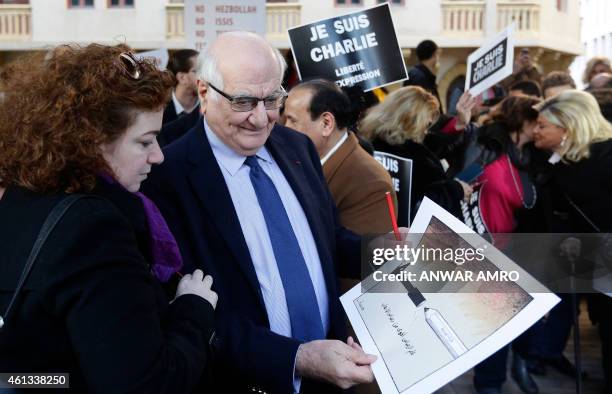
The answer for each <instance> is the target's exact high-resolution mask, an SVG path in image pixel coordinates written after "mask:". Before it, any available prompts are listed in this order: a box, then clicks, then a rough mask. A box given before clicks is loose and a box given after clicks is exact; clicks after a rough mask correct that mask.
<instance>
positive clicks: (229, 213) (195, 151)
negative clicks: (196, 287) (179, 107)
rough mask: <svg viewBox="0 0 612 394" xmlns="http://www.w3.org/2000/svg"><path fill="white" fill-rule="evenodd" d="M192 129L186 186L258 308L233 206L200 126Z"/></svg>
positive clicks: (253, 276)
mask: <svg viewBox="0 0 612 394" xmlns="http://www.w3.org/2000/svg"><path fill="white" fill-rule="evenodd" d="M196 128H197V133H195V134H193V140H192V141H191V142H190V144H189V153H188V160H189V161H190V162H191V163H192V165H193V167H192V169H191V171H190V173H189V175H188V177H189V182H190V183H191V186H192V187H193V190H194V192H195V194H196V196H197V197H198V199H199V200H200V202H201V203H202V206H203V207H204V209H205V210H206V211H207V212H208V217H209V218H210V219H211V220H212V221H213V223H214V225H215V227H216V229H217V231H218V232H219V234H221V237H222V238H223V239H224V240H225V242H226V244H227V245H228V249H229V250H230V251H231V253H232V254H233V255H234V258H235V260H236V262H237V263H238V265H239V266H240V268H241V269H242V271H243V273H244V274H245V275H246V277H247V279H248V281H249V283H250V284H251V286H252V287H253V290H254V291H255V292H256V294H257V295H258V297H259V300H260V302H261V305H265V304H264V301H263V296H262V294H261V288H260V286H259V280H258V279H257V274H256V273H255V268H254V267H253V262H252V260H251V255H250V253H249V249H248V247H247V245H246V240H245V239H244V235H243V233H242V227H240V222H239V220H238V216H237V215H236V210H235V209H234V204H233V203H232V199H231V197H230V194H229V190H228V189H227V185H226V184H225V179H224V178H223V174H222V173H221V169H220V168H219V164H218V163H217V160H216V159H215V156H214V154H213V152H212V148H211V147H210V143H209V142H208V139H207V138H206V133H205V132H204V122H198V123H197V126H196Z"/></svg>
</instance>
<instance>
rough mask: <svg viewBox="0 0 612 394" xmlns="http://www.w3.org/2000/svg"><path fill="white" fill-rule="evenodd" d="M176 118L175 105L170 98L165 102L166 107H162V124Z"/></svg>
mask: <svg viewBox="0 0 612 394" xmlns="http://www.w3.org/2000/svg"><path fill="white" fill-rule="evenodd" d="M177 118H178V115H177V113H176V107H175V106H174V101H173V100H170V102H168V104H166V108H164V117H163V118H162V125H165V124H166V123H170V122H172V121H173V120H175V119H177Z"/></svg>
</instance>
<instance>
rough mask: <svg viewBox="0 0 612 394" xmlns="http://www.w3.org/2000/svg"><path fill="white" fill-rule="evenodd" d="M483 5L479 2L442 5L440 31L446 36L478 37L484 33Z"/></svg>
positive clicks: (446, 3) (474, 0) (452, 2)
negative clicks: (458, 34)
mask: <svg viewBox="0 0 612 394" xmlns="http://www.w3.org/2000/svg"><path fill="white" fill-rule="evenodd" d="M484 18H485V4H484V3H483V2H482V1H479V0H471V1H470V0H466V1H450V2H443V3H442V30H443V31H444V33H446V34H456V33H461V34H462V35H463V34H465V35H480V34H482V33H483V32H484Z"/></svg>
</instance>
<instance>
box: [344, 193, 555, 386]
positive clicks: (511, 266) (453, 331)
mask: <svg viewBox="0 0 612 394" xmlns="http://www.w3.org/2000/svg"><path fill="white" fill-rule="evenodd" d="M424 233H427V234H428V237H429V236H431V234H444V237H446V238H444V242H446V241H448V240H449V239H452V240H457V242H458V244H461V245H469V246H470V247H471V248H474V250H482V251H483V252H482V253H483V255H484V257H485V258H484V259H483V260H482V261H481V262H480V263H479V264H480V265H479V266H480V267H485V268H486V269H487V270H490V272H516V273H517V275H518V277H517V279H516V280H515V281H506V282H503V283H501V282H498V281H494V282H492V283H489V282H486V283H482V282H478V281H466V282H465V283H462V284H460V285H459V286H460V287H457V285H456V282H453V284H451V283H450V282H448V283H444V282H442V283H443V287H442V288H438V289H436V290H433V291H432V288H428V286H427V285H426V284H425V285H422V286H421V284H422V282H419V281H412V280H411V281H410V282H404V283H403V282H395V283H392V282H391V283H390V282H386V283H383V282H380V281H377V280H376V279H375V274H376V273H374V274H372V275H370V276H369V277H368V278H366V279H365V280H364V281H363V282H362V283H360V284H358V285H357V286H355V287H354V288H352V289H351V290H349V291H348V292H347V293H346V294H345V295H343V296H342V297H341V302H342V305H343V307H344V309H345V311H346V314H347V316H348V318H349V320H350V322H351V324H352V326H353V328H354V330H355V333H356V334H357V337H358V339H359V341H360V343H361V346H362V347H363V350H364V351H365V352H367V353H370V354H374V355H376V356H378V359H377V360H376V362H375V363H374V364H373V365H372V370H373V372H374V375H375V377H376V381H377V383H378V385H379V387H380V389H381V391H382V393H383V394H400V393H401V394H412V393H419V394H420V393H430V392H433V391H435V390H437V389H439V388H440V387H442V386H444V385H445V384H447V383H448V382H450V381H452V380H453V379H455V378H456V377H457V376H459V375H461V374H463V373H464V372H466V371H467V370H469V369H470V368H472V367H474V366H475V365H476V364H478V363H479V362H481V361H482V360H484V359H486V358H487V357H489V356H490V355H491V354H493V353H495V352H496V351H497V350H499V349H500V348H502V347H503V346H505V345H506V344H508V343H510V342H511V341H512V340H514V339H515V338H516V337H517V336H518V335H519V334H521V333H522V332H524V331H525V330H527V329H528V328H529V327H531V326H532V325H533V324H534V323H535V322H536V321H538V320H539V319H540V318H541V317H542V316H544V315H545V314H546V313H547V312H548V311H549V310H550V309H551V308H552V307H553V306H554V305H555V304H557V303H558V302H559V298H558V297H557V296H556V295H554V294H552V293H550V292H549V291H548V290H547V289H546V288H545V287H544V286H542V285H541V284H540V283H538V282H537V281H536V280H535V279H534V278H533V277H532V276H531V275H529V274H528V273H527V272H525V271H524V270H523V269H521V268H520V267H519V266H518V265H516V264H515V263H514V262H512V261H511V260H510V259H508V258H507V257H506V256H505V255H504V254H503V253H501V252H500V251H499V250H497V249H496V248H495V247H493V246H492V245H491V244H489V243H487V242H486V241H485V240H484V239H482V238H481V237H479V236H478V235H476V234H475V233H474V232H473V231H472V230H471V229H469V228H468V227H467V226H465V225H464V224H463V223H462V222H460V221H459V220H457V219H456V218H455V217H454V216H452V215H451V214H450V213H448V212H447V211H445V210H444V209H442V208H441V207H440V206H438V205H437V204H435V203H434V202H432V201H431V200H430V199H428V198H425V199H424V200H423V202H422V204H421V205H420V207H419V211H418V213H417V215H416V217H415V219H414V222H413V223H412V227H411V228H410V233H409V234H408V241H410V242H411V245H422V244H424V243H425V242H431V241H430V240H431V239H432V238H427V240H426V238H425V237H423V234H424ZM448 237H451V238H448ZM433 238H434V241H435V238H436V237H433ZM438 238H440V237H438ZM440 239H442V238H440ZM453 242H454V241H453ZM420 263H421V261H420V260H419V261H417V262H416V263H415V265H410V264H408V265H402V264H405V263H402V262H400V261H397V260H391V261H388V262H387V263H385V264H384V265H382V266H381V267H380V269H379V271H382V272H384V273H394V272H400V271H402V270H405V271H409V270H410V269H411V268H410V267H417V266H418V265H419V264H420ZM427 264H436V263H427ZM447 264H448V263H447ZM454 264H457V265H459V263H458V261H457V260H454ZM420 267H421V270H422V268H423V266H420ZM434 267H435V266H434ZM467 270H468V269H466V270H465V271H467ZM465 271H462V270H461V269H457V271H456V272H463V274H465ZM422 272H426V271H425V270H422ZM379 277H380V276H379ZM383 285H384V286H385V289H386V291H387V292H380V290H381V289H380V288H377V286H383ZM412 285H414V287H413V286H412ZM394 289H395V290H396V291H392V292H390V291H389V290H394ZM526 289H528V290H526ZM483 290H486V291H483Z"/></svg>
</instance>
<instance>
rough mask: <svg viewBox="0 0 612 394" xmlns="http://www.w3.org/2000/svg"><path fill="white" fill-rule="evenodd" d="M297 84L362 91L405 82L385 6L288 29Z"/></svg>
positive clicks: (395, 38)
mask: <svg viewBox="0 0 612 394" xmlns="http://www.w3.org/2000/svg"><path fill="white" fill-rule="evenodd" d="M289 40H290V42H291V50H292V51H293V57H294V60H295V64H296V67H297V71H298V74H299V76H300V79H302V80H303V79H308V78H325V79H328V80H330V81H334V82H335V83H336V84H337V85H338V86H352V85H358V86H360V87H361V88H362V89H363V90H364V91H369V90H372V89H374V88H377V87H381V86H385V85H388V84H390V83H394V82H399V81H403V80H404V79H406V78H408V73H407V72H406V65H405V64H404V58H403V56H402V51H401V48H400V46H399V43H398V41H397V35H396V34H395V28H394V27H393V20H392V19H391V12H390V10H389V4H388V3H386V4H381V5H379V6H376V7H372V8H369V9H366V10H362V11H358V12H353V13H351V14H347V15H343V16H338V17H333V18H329V19H324V20H320V21H317V22H313V23H309V24H307V25H302V26H299V27H295V28H293V29H289Z"/></svg>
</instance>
